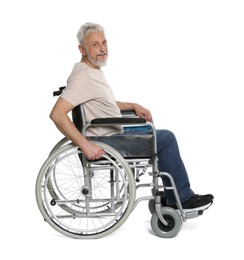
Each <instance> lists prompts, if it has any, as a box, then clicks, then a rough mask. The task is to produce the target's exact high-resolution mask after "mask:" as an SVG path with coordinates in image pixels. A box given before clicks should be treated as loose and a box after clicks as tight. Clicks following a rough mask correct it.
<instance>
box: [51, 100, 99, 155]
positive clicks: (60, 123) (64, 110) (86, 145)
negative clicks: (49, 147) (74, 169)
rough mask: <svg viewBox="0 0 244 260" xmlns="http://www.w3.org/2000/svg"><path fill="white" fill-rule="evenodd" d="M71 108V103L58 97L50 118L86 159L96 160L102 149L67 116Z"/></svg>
mask: <svg viewBox="0 0 244 260" xmlns="http://www.w3.org/2000/svg"><path fill="white" fill-rule="evenodd" d="M73 108H74V106H73V105H72V104H70V103H69V102H68V101H66V100H65V99H63V98H62V97H59V99H58V100H57V102H56V104H55V105H54V107H53V109H52V111H51V113H50V118H51V119H52V121H53V122H54V123H55V125H56V126H57V128H58V129H59V131H60V132H61V133H62V134H63V135H64V136H66V137H67V138H68V139H69V140H71V141H72V142H73V143H74V144H76V145H78V146H79V147H80V149H81V150H82V151H83V152H84V154H85V156H86V157H87V159H89V160H96V159H99V158H101V157H102V155H103V154H104V151H103V150H102V149H101V148H100V147H99V146H97V145H96V144H93V143H91V142H89V141H88V140H87V139H86V138H85V137H84V136H83V135H82V134H81V133H80V132H79V130H78V129H77V128H76V127H75V125H74V124H73V122H72V121H71V120H70V118H69V117H68V113H69V112H70V111H71V110H72V109H73Z"/></svg>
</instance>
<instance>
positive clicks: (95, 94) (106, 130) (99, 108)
mask: <svg viewBox="0 0 244 260" xmlns="http://www.w3.org/2000/svg"><path fill="white" fill-rule="evenodd" d="M61 97H62V98H63V99H65V100H66V101H68V102H69V103H71V104H72V105H73V106H77V105H82V106H83V109H84V112H85V121H86V122H91V120H93V119H94V118H108V117H121V113H120V109H119V108H118V106H117V103H116V100H115V97H114V95H113V92H112V89H111V87H110V85H109V84H108V82H107V80H106V79H105V76H104V74H103V71H102V70H100V69H94V68H91V67H89V66H88V65H87V64H86V63H84V62H80V63H76V64H75V65H74V67H73V70H72V72H71V74H70V76H69V78H68V81H67V86H66V88H65V89H64V90H63V92H62V94H61ZM121 132H122V127H120V126H106V127H96V128H89V129H88V130H87V135H88V136H94V135H95V136H96V135H99V136H101V135H113V134H118V133H121Z"/></svg>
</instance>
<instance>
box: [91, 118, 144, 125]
mask: <svg viewBox="0 0 244 260" xmlns="http://www.w3.org/2000/svg"><path fill="white" fill-rule="evenodd" d="M146 122H147V121H146V119H144V118H139V117H112V118H96V119H93V120H92V121H91V125H95V124H96V125H99V124H101V125H104V124H110V125H111V124H121V125H128V124H145V123H146Z"/></svg>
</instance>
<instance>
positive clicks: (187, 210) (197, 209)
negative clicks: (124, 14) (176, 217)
mask: <svg viewBox="0 0 244 260" xmlns="http://www.w3.org/2000/svg"><path fill="white" fill-rule="evenodd" d="M212 204H213V201H211V202H209V203H208V204H206V205H204V206H201V207H198V208H193V209H183V211H184V213H192V212H199V215H201V214H202V213H203V211H204V210H206V209H208V208H209V207H210V206H211V205H212Z"/></svg>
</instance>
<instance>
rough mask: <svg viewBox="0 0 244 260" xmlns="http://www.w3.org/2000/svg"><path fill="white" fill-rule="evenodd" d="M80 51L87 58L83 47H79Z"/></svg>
mask: <svg viewBox="0 0 244 260" xmlns="http://www.w3.org/2000/svg"><path fill="white" fill-rule="evenodd" d="M78 48H79V50H80V53H81V54H82V56H85V55H86V50H85V48H84V47H82V46H81V45H79V46H78Z"/></svg>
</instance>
